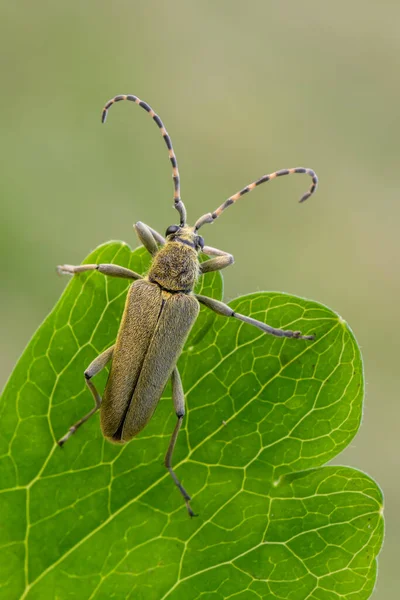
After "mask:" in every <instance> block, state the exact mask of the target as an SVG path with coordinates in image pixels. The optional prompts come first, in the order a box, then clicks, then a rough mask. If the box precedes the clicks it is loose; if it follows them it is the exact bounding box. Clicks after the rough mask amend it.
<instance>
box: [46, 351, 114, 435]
mask: <svg viewBox="0 0 400 600" xmlns="http://www.w3.org/2000/svg"><path fill="white" fill-rule="evenodd" d="M113 352H114V346H111V347H110V348H107V350H105V351H104V352H102V353H101V354H100V355H99V356H98V357H97V358H95V359H94V361H92V362H91V363H90V365H89V366H88V368H87V369H86V371H85V373H84V375H85V381H86V385H87V386H88V388H89V390H90V392H91V394H92V396H93V398H94V403H95V406H94V408H92V410H91V411H90V412H88V414H87V415H85V416H84V417H82V419H80V420H79V421H77V423H75V424H74V425H72V427H70V428H69V430H68V432H67V433H66V434H65V435H64V437H62V438H61V439H60V440H58V442H57V443H58V445H59V446H63V445H64V444H65V442H66V441H67V440H68V439H69V438H70V437H71V435H73V434H74V433H75V431H76V430H77V429H78V428H79V427H80V426H81V425H83V423H85V422H86V421H87V420H88V419H90V417H91V416H92V415H94V413H95V412H96V411H97V410H99V408H100V404H101V397H100V394H99V392H98V391H97V390H96V388H95V386H94V384H93V383H92V382H91V381H90V380H91V378H92V377H94V376H95V375H97V373H100V371H101V370H102V369H104V367H105V366H106V364H107V363H108V362H109V361H110V360H111V359H112V355H113Z"/></svg>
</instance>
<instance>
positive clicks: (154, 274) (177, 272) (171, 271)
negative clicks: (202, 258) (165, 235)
mask: <svg viewBox="0 0 400 600" xmlns="http://www.w3.org/2000/svg"><path fill="white" fill-rule="evenodd" d="M186 241H188V242H189V243H185V242H186ZM199 274H200V269H199V259H198V255H197V251H196V250H195V248H194V247H193V246H192V244H190V240H185V239H184V238H182V239H181V240H176V241H175V240H167V243H166V244H165V246H163V247H162V248H161V250H159V252H157V254H156V255H155V256H154V258H153V263H152V265H151V267H150V270H149V273H148V279H149V281H151V282H153V283H157V284H158V285H159V286H160V287H162V288H163V289H165V290H168V291H171V292H186V293H188V292H191V291H192V290H193V288H194V286H195V283H196V281H197V278H198V277H199Z"/></svg>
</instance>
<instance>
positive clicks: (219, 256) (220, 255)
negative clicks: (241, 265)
mask: <svg viewBox="0 0 400 600" xmlns="http://www.w3.org/2000/svg"><path fill="white" fill-rule="evenodd" d="M203 253H204V254H208V255H209V256H215V257H216V258H210V259H209V260H205V261H204V262H203V263H201V264H200V271H201V273H202V274H203V273H210V271H220V270H221V269H225V268H226V267H229V266H230V265H233V263H234V262H235V259H234V258H233V256H232V254H229V253H228V252H224V251H223V250H218V248H212V247H211V246H204V248H203Z"/></svg>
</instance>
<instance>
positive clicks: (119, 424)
mask: <svg viewBox="0 0 400 600" xmlns="http://www.w3.org/2000/svg"><path fill="white" fill-rule="evenodd" d="M198 313H199V303H198V301H197V300H196V298H195V297H194V296H191V295H188V294H184V293H179V292H178V293H175V294H169V293H167V292H165V291H162V290H161V289H160V287H159V286H158V285H156V284H154V283H150V282H149V281H146V280H143V279H142V280H140V281H136V282H135V283H134V284H132V286H131V288H130V290H129V294H128V298H127V301H126V305H125V311H124V315H123V317H122V322H121V327H120V330H119V333H118V337H117V342H116V345H115V350H114V354H113V360H112V366H111V371H110V375H109V378H108V381H107V385H106V389H105V391H104V395H103V401H102V404H101V411H100V413H101V428H102V431H103V434H104V435H105V436H106V437H108V438H109V439H110V440H112V441H114V442H127V441H129V440H130V439H131V438H132V437H133V436H134V435H136V434H137V433H138V432H139V431H140V430H141V429H143V427H144V426H145V425H146V423H147V422H148V421H149V420H150V419H151V417H152V415H153V412H154V410H155V408H156V406H157V403H158V401H159V399H160V398H161V395H162V392H163V390H164V387H165V385H166V383H167V381H168V379H169V378H170V376H171V373H172V370H173V368H174V367H175V365H176V362H177V360H178V357H179V355H180V353H181V352H182V348H183V345H184V343H185V341H186V338H187V336H188V334H189V331H190V329H191V328H192V326H193V323H194V321H195V320H196V317H197V315H198Z"/></svg>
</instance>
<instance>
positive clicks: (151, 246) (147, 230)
mask: <svg viewBox="0 0 400 600" xmlns="http://www.w3.org/2000/svg"><path fill="white" fill-rule="evenodd" d="M134 227H135V231H136V235H137V236H138V238H139V240H140V241H141V243H142V244H143V246H144V247H145V248H146V250H147V251H148V252H150V254H151V255H152V256H153V255H154V254H156V252H158V245H160V246H164V244H165V240H164V238H163V237H162V235H160V234H159V233H157V231H155V229H152V228H151V227H149V226H148V225H145V224H144V223H142V222H141V221H138V222H137V223H135V225H134Z"/></svg>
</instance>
